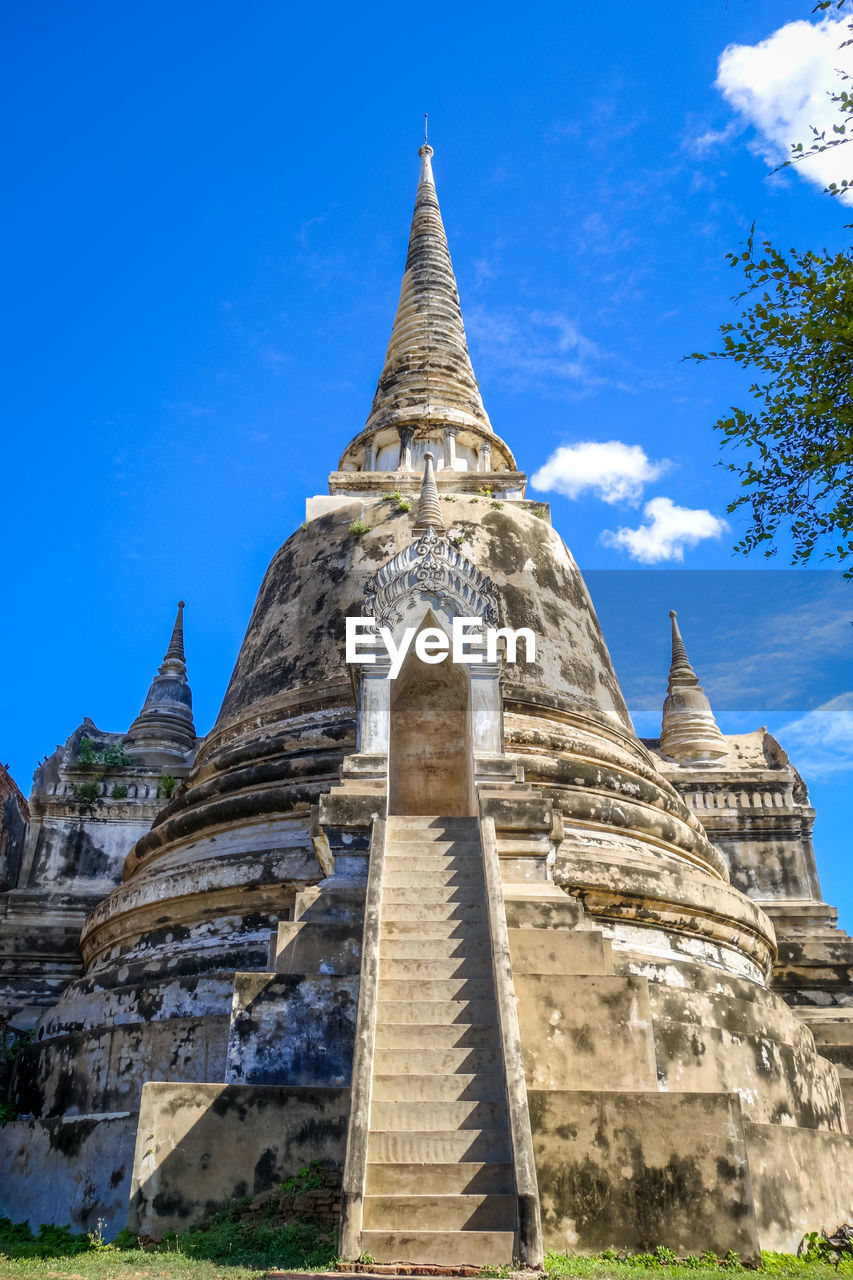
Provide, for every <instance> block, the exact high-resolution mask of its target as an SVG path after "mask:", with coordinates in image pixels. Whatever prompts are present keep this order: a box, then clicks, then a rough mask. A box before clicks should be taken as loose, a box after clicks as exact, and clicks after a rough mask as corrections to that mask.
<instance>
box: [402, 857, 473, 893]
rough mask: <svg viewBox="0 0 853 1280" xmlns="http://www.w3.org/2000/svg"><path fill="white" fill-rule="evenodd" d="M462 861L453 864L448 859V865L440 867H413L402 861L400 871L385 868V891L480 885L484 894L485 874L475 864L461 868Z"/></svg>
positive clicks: (455, 859)
mask: <svg viewBox="0 0 853 1280" xmlns="http://www.w3.org/2000/svg"><path fill="white" fill-rule="evenodd" d="M418 861H419V862H425V861H426V859H425V858H419V859H418ZM459 861H460V859H457V858H454V859H453V862H452V863H451V862H450V860H449V859H448V861H447V863H444V864H442V865H440V866H432V867H423V866H420V867H411V866H407V865H406V863H405V862H404V861H403V860H402V859H401V860H400V862H401V865H400V869H399V871H395V869H394V868H393V867H386V868H385V880H384V885H385V891H386V892H387V890H388V889H407V888H410V887H411V886H412V885H418V886H419V887H420V888H424V889H429V888H433V887H434V888H442V889H444V888H460V887H466V888H467V887H468V886H469V885H478V886H479V888H480V892H481V893H482V892H483V872H482V871H481V869H480V867H479V866H478V865H477V864H476V863H475V862H472V863H470V865H469V866H467V867H466V866H461V867H460V866H459V865H458V864H459Z"/></svg>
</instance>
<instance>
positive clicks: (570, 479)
mask: <svg viewBox="0 0 853 1280" xmlns="http://www.w3.org/2000/svg"><path fill="white" fill-rule="evenodd" d="M670 466H671V463H670V462H669V459H668V458H662V459H661V460H660V461H658V462H653V461H652V460H651V458H649V456H648V455H647V453H646V451H645V449H643V447H642V446H641V445H638V444H623V442H622V441H621V440H603V441H595V440H581V441H579V442H578V443H577V444H564V445H561V446H560V448H559V449H557V451H556V452H555V453H552V454H551V456H550V458H549V459H548V461H547V462H546V463H545V465H544V466H542V467H540V468H539V470H538V471H536V472H535V473H534V474H533V476H532V477H531V481H530V482H531V484H532V485H533V487H534V489H539V490H540V491H541V492H543V493H548V492H554V493H562V494H563V495H564V496H565V497H567V498H579V497H580V496H581V494H582V493H586V492H588V491H591V492H592V493H593V494H594V495H595V496H596V497H597V498H601V500H602V502H607V503H610V504H611V505H613V504H615V503H617V502H630V503H632V504H634V505H637V504H638V503H639V502H640V500H641V498H642V496H643V488H644V486H645V485H647V484H650V483H651V482H652V481H653V480H657V478H658V476H661V475H663V473H664V471H666V470H667V469H668V467H670Z"/></svg>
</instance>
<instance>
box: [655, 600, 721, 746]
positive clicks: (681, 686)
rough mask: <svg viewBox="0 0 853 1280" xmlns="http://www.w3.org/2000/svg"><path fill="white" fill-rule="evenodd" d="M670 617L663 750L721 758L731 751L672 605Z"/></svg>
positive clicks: (662, 730) (662, 729)
mask: <svg viewBox="0 0 853 1280" xmlns="http://www.w3.org/2000/svg"><path fill="white" fill-rule="evenodd" d="M669 617H670V622H671V624H672V661H671V663H670V668H669V683H668V684H667V695H666V700H665V701H664V704H663V722H662V724H661V731H660V745H661V750H662V751H663V752H664V753H665V754H666V755H668V756H672V757H673V759H675V760H682V761H690V760H718V759H720V757H721V756H725V755H728V753H729V749H728V747H727V746H726V743H725V739H724V738H723V735H722V734H721V733H720V730H719V729H718V727H717V722H716V720H715V719H714V713H713V712H712V710H711V704H710V702H709V701H708V697H707V695H706V693H705V691H704V689H703V688H702V686H701V685H700V684H699V677H698V676H697V675H696V672H695V671H694V670H693V667H692V666H691V665H690V659H689V658H688V657H687V650H686V649H685V647H684V641H683V639H682V637H681V630H680V628H679V626H678V617H677V615H676V612H675V610H674V609H670V611H669Z"/></svg>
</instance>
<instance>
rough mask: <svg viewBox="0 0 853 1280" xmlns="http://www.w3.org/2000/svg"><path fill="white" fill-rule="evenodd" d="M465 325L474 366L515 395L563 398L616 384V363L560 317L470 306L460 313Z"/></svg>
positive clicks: (566, 318)
mask: <svg viewBox="0 0 853 1280" xmlns="http://www.w3.org/2000/svg"><path fill="white" fill-rule="evenodd" d="M465 324H466V328H467V330H468V333H469V336H470V337H471V339H472V347H475V348H476V353H475V354H476V358H475V364H476V365H477V366H482V367H488V368H489V371H490V373H491V375H492V376H493V377H495V378H499V379H500V380H501V381H502V382H504V384H506V385H509V386H511V387H512V388H513V389H515V390H528V389H530V388H536V389H537V390H540V391H544V392H546V393H550V394H555V393H557V394H560V393H563V394H564V393H565V392H566V391H567V390H569V389H572V390H574V391H576V392H579V391H590V390H593V389H595V388H596V387H601V386H606V385H613V384H614V383H615V382H616V379H615V378H614V377H613V373H612V370H613V367H615V366H616V365H617V364H618V363H620V360H619V358H618V357H616V356H615V355H614V354H613V353H611V352H608V351H606V350H604V349H603V348H602V347H601V346H599V344H598V343H597V342H593V341H592V339H590V338H588V337H587V336H586V335H585V334H584V333H583V331H582V330H581V328H580V326H579V325H578V323H577V321H576V320H575V319H574V318H573V317H572V316H570V315H567V314H566V313H565V312H562V311H525V310H524V309H523V308H522V307H505V308H500V309H492V308H486V307H483V306H479V307H476V306H475V307H472V308H466V312H465ZM608 366H611V370H610V371H609V372H608V371H607V369H608Z"/></svg>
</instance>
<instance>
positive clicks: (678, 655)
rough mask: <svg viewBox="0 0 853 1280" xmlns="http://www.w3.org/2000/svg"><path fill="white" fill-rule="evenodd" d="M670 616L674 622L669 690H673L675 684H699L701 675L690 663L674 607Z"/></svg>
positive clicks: (683, 685) (684, 685) (672, 622)
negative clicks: (699, 675)
mask: <svg viewBox="0 0 853 1280" xmlns="http://www.w3.org/2000/svg"><path fill="white" fill-rule="evenodd" d="M669 617H670V621H671V624H672V661H671V663H670V667H669V690H670V692H672V688H673V685H676V684H678V685H681V686H682V687H686V686H687V685H698V683H699V677H698V676H697V675H696V672H695V671H694V670H693V668H692V667H691V665H690V659H689V658H688V657H687V650H686V649H685V647H684V641H683V640H682V638H681V631H680V629H679V626H678V614H677V613H676V612H675V610H674V609H670V611H669Z"/></svg>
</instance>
